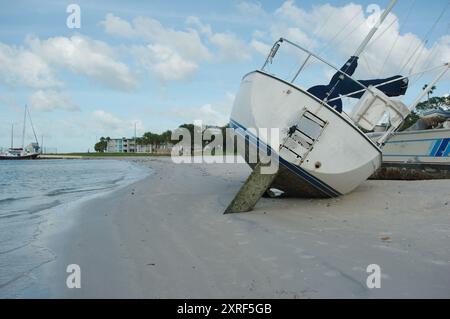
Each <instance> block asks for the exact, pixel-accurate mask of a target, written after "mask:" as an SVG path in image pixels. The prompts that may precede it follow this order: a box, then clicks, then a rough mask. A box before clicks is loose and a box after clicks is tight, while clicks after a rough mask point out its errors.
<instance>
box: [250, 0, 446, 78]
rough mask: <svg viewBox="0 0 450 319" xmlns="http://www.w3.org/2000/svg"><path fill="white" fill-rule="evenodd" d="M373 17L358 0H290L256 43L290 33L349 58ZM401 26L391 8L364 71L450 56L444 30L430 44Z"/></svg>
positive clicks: (384, 72)
mask: <svg viewBox="0 0 450 319" xmlns="http://www.w3.org/2000/svg"><path fill="white" fill-rule="evenodd" d="M244 11H245V10H244ZM248 15H251V12H249V13H248ZM372 18H373V17H372V16H370V15H368V16H366V11H365V8H364V7H362V6H361V5H357V4H354V3H349V4H346V5H343V6H333V5H330V4H323V5H315V6H313V7H312V8H311V9H304V8H302V7H301V6H300V2H299V4H296V2H295V1H294V0H288V1H285V2H284V3H283V4H282V5H281V6H280V7H279V8H278V9H276V10H275V11H274V12H273V13H271V14H270V18H268V20H269V21H270V23H269V26H268V28H267V30H266V31H268V32H269V36H268V37H266V38H268V39H267V40H263V39H264V32H265V31H264V30H257V32H254V34H253V40H252V42H251V45H252V47H253V48H254V49H255V50H256V51H258V52H261V53H262V52H263V49H264V45H266V48H267V46H269V45H271V42H273V41H275V40H277V39H278V38H279V37H286V38H288V39H290V40H292V41H294V42H296V43H298V44H300V45H303V46H305V47H306V48H308V49H312V50H313V51H314V52H315V53H321V55H324V56H327V55H328V54H333V55H334V56H333V58H337V59H339V60H341V61H344V60H345V59H346V58H348V57H349V56H351V55H352V54H353V53H354V52H355V51H356V49H357V47H358V45H359V43H361V41H362V40H363V39H364V37H365V36H366V35H367V34H368V32H369V30H370V28H371V24H370V23H368V22H369V21H370V20H372ZM400 22H401V21H400ZM400 28H401V26H400V23H399V21H398V17H397V16H396V15H395V14H393V13H390V14H389V15H388V16H387V18H386V20H385V22H384V23H383V24H382V26H381V27H380V29H379V30H378V32H377V33H376V34H375V36H374V38H373V39H372V41H371V43H370V44H369V46H368V47H367V48H366V50H365V51H364V53H363V55H362V58H361V59H360V61H359V67H358V70H357V74H358V76H361V77H373V76H390V75H393V74H395V73H396V72H400V71H402V72H401V73H403V74H404V75H406V74H408V73H410V72H417V71H420V70H422V69H424V68H425V67H427V66H428V67H429V66H433V65H438V64H439V63H444V62H446V61H448V60H449V59H450V58H449V57H450V40H449V39H450V36H448V35H444V36H442V37H441V38H440V39H438V40H437V41H436V43H435V44H434V46H433V47H431V48H430V47H429V46H428V47H427V46H426V44H425V43H424V42H423V41H422V40H421V39H420V38H419V37H418V36H417V35H415V34H412V33H400ZM391 48H392V51H391ZM265 54H267V52H266V53H265ZM336 54H337V56H336ZM388 54H389V57H388ZM408 61H409V62H408ZM407 62H408V63H407ZM405 64H407V65H406V66H405ZM402 67H403V69H402Z"/></svg>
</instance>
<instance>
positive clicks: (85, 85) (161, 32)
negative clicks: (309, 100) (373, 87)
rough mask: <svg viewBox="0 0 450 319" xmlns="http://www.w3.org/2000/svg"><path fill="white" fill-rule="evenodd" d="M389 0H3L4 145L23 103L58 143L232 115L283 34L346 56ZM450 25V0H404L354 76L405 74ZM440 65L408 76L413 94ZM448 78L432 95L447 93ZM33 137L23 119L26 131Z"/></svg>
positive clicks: (74, 146) (288, 63)
mask: <svg viewBox="0 0 450 319" xmlns="http://www.w3.org/2000/svg"><path fill="white" fill-rule="evenodd" d="M388 3H389V1H388V0H378V1H359V0H355V1H353V2H350V1H345V0H341V1H309V0H296V1H294V0H287V1H241V0H231V1H230V0H227V1H225V0H215V1H211V0H209V1H206V0H202V1H182V0H165V1H157V0H154V1H145V2H144V1H77V2H71V1H67V2H65V1H56V0H53V1H52V0H40V1H21V0H15V1H4V3H2V9H1V11H0V147H9V146H10V139H11V124H14V127H15V129H14V136H15V146H20V145H19V144H21V134H22V133H21V131H22V122H23V111H24V106H25V105H28V107H29V109H30V113H31V116H32V120H33V124H34V126H35V129H36V133H37V135H38V139H39V141H40V140H41V138H42V137H43V139H44V147H47V148H48V149H51V150H57V151H58V152H74V151H83V152H85V151H88V150H90V151H92V150H93V145H94V144H95V142H96V141H97V140H98V139H99V138H100V137H101V136H110V137H112V138H114V137H125V136H126V137H132V136H133V135H134V127H135V125H136V129H137V135H138V136H139V135H142V134H143V133H144V132H147V131H151V132H157V133H161V132H163V131H165V130H167V129H174V128H176V127H178V126H179V125H180V124H183V123H192V122H193V121H194V120H202V121H203V123H204V124H210V125H224V124H225V123H227V122H228V120H229V115H230V111H231V108H232V105H233V100H234V97H235V94H236V92H237V91H238V89H239V84H240V80H241V78H242V76H243V75H245V74H246V73H248V72H250V71H253V70H255V69H259V68H261V66H262V64H263V62H264V60H265V57H266V55H267V53H268V51H269V50H270V47H271V46H272V44H273V43H274V42H275V41H276V40H277V39H278V38H279V37H285V38H287V39H290V40H292V41H294V42H296V43H298V44H300V45H302V46H304V47H305V48H307V49H309V50H312V51H313V52H315V53H318V54H319V55H321V56H323V57H324V58H326V59H327V60H329V61H330V62H332V63H333V64H335V65H337V66H340V65H342V64H343V63H344V62H345V61H346V60H347V59H348V57H349V56H351V55H352V53H353V52H354V51H355V50H356V48H357V47H358V45H359V43H360V42H361V41H362V39H363V38H364V36H365V35H366V34H367V33H368V31H369V30H370V26H371V23H373V21H374V17H376V14H377V12H378V11H377V10H376V9H377V8H381V9H383V8H385V7H386V6H387V5H388ZM70 4H76V5H78V6H79V8H80V22H81V23H80V27H79V28H69V27H68V25H67V19H68V17H69V16H70V14H71V12H72V11H70V12H69V13H68V12H67V7H68V6H69V5H70ZM377 6H378V7H377ZM444 10H445V11H444ZM71 21H73V20H71ZM71 26H73V25H71ZM449 27H450V8H449V1H448V0H433V1H425V0H416V1H414V0H407V1H406V0H399V1H398V3H397V5H396V6H395V7H394V9H393V11H392V13H391V14H389V16H388V17H387V19H386V21H385V23H383V25H381V26H380V29H379V31H378V32H377V34H376V35H375V37H374V39H373V40H372V42H371V43H370V44H369V46H368V47H367V49H366V50H365V51H364V53H363V55H362V56H361V58H360V61H359V67H358V69H357V72H356V74H355V76H356V77H358V78H360V79H363V78H364V79H366V78H376V77H387V76H391V75H395V74H402V75H408V74H410V73H416V72H419V71H421V70H423V69H426V68H430V67H434V66H438V65H439V64H442V63H444V62H445V61H450V35H449ZM281 54H282V53H280V55H281ZM283 54H286V55H285V57H284V58H280V60H281V62H280V68H279V71H280V72H284V71H286V75H287V76H290V75H292V73H295V70H296V69H295V68H296V67H298V63H299V61H300V57H298V56H295V54H294V53H293V52H289V51H287V52H284V53H283ZM277 70H278V69H277V68H276V66H275V65H274V66H273V69H271V70H270V71H271V72H275V71H277ZM305 71H306V70H305ZM309 71H310V72H309V74H308V75H307V76H306V75H305V78H304V80H305V82H308V81H309V82H311V83H313V82H319V83H315V84H321V83H326V82H327V79H329V78H330V76H331V75H332V73H333V72H332V71H331V70H329V69H328V70H326V69H325V68H323V67H321V66H315V65H312V66H311V67H310V69H309ZM433 75H434V73H433V72H431V73H427V74H424V75H422V76H416V77H412V78H411V79H410V83H411V85H410V88H409V89H408V93H407V95H406V96H405V97H404V100H405V102H411V101H412V99H413V98H414V97H415V96H417V94H418V92H419V90H420V88H421V87H422V86H423V85H424V84H425V83H428V81H430V79H431V77H432V76H433ZM302 79H303V78H302ZM302 79H299V82H300V83H298V85H300V86H301V85H302V83H301V81H300V80H302ZM449 79H450V76H449V75H446V77H445V78H444V80H443V81H441V82H440V83H439V84H438V87H437V89H436V91H435V93H434V94H435V95H445V94H448V93H450V81H449ZM313 84H314V83H313ZM303 85H309V83H308V84H307V83H304V84H303ZM33 139H34V137H33V134H32V132H31V129H30V126H29V125H27V134H26V137H25V141H26V143H28V142H32V141H33Z"/></svg>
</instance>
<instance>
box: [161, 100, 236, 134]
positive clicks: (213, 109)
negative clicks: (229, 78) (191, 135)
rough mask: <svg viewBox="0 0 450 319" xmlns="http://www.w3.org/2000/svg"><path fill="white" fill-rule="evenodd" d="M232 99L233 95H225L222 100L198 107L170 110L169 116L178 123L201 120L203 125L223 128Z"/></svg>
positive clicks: (226, 121)
mask: <svg viewBox="0 0 450 319" xmlns="http://www.w3.org/2000/svg"><path fill="white" fill-rule="evenodd" d="M234 99H235V95H234V94H232V93H227V94H226V96H225V98H224V99H223V100H221V101H217V102H214V103H206V104H203V105H201V106H200V107H198V106H197V107H185V108H180V107H177V108H172V109H171V110H170V116H171V117H176V118H178V119H179V121H180V122H185V123H193V122H194V121H196V120H201V121H202V123H203V124H205V125H218V126H223V125H225V124H227V123H228V122H229V119H230V113H231V108H232V106H233V103H234Z"/></svg>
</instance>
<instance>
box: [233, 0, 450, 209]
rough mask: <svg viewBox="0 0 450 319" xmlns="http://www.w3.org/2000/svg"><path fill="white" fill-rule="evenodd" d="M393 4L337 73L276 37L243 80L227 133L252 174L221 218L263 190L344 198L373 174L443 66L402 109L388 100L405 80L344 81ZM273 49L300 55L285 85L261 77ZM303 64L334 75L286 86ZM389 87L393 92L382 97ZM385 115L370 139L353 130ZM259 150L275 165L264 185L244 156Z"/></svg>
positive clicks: (266, 75)
mask: <svg viewBox="0 0 450 319" xmlns="http://www.w3.org/2000/svg"><path fill="white" fill-rule="evenodd" d="M395 2H396V1H391V3H390V5H389V6H388V8H387V9H386V10H385V11H384V12H383V14H382V15H381V17H380V21H379V23H378V24H377V25H376V26H374V28H373V29H372V30H371V31H370V32H369V34H368V35H367V37H366V38H365V39H364V41H363V42H362V43H361V45H360V46H359V48H358V49H357V50H356V52H355V54H354V55H353V56H352V57H351V58H350V59H349V60H348V61H347V63H346V64H345V65H344V66H343V67H342V68H341V69H338V68H337V67H335V66H333V65H332V64H331V63H329V62H327V61H326V60H324V59H323V58H321V57H319V56H318V55H316V54H314V53H312V52H311V51H309V50H307V49H305V48H303V47H302V46H300V45H298V44H296V43H293V42H291V41H289V40H287V39H284V38H281V39H279V40H278V41H277V42H276V43H275V44H274V45H273V47H272V49H271V51H270V53H269V55H268V57H267V59H266V62H265V63H264V65H263V67H262V68H261V70H257V71H253V72H251V73H248V74H247V75H245V76H244V77H243V79H242V82H241V86H240V88H239V91H238V93H237V95H236V98H235V102H234V106H233V109H232V113H231V118H230V126H231V127H232V128H235V129H237V130H236V135H237V136H238V138H239V139H240V143H238V152H239V153H240V154H241V155H242V156H243V157H244V158H245V159H246V161H247V163H248V164H249V165H250V166H251V167H252V168H253V173H252V174H251V175H250V176H249V178H248V179H247V181H246V182H245V184H244V185H243V186H242V188H241V190H240V191H239V192H238V194H237V195H236V197H235V198H234V199H233V201H232V202H231V203H230V205H229V206H228V208H227V209H226V211H225V213H233V212H244V211H249V210H251V209H252V208H253V207H254V205H255V204H256V202H257V200H258V199H259V197H260V196H261V195H262V194H263V193H264V192H265V191H266V190H267V189H269V188H276V189H278V190H281V191H282V192H283V193H284V194H283V195H284V196H300V197H336V196H339V195H343V194H347V193H349V192H351V191H352V190H354V189H355V188H356V187H357V186H358V185H360V184H361V183H362V182H364V181H365V180H367V179H368V178H369V177H370V176H371V175H372V174H373V173H374V172H375V171H376V170H377V169H378V168H380V166H381V163H382V148H383V146H384V144H385V142H386V140H388V139H389V138H390V137H391V135H392V134H393V133H395V131H396V130H397V129H398V128H399V127H400V125H401V124H402V123H403V121H404V120H405V118H406V117H407V115H408V114H409V113H410V111H411V110H412V109H414V107H415V106H416V105H417V103H419V101H420V100H421V98H422V97H423V96H425V95H426V94H427V93H428V91H429V90H430V89H431V87H432V86H433V85H434V84H435V83H436V82H437V81H439V79H440V78H441V77H442V76H443V75H444V73H445V72H446V71H447V70H448V68H449V66H450V65H449V64H448V63H447V64H445V65H443V66H441V67H442V68H443V70H442V72H440V73H439V75H438V76H437V77H436V78H435V80H434V81H433V82H432V83H431V84H430V85H429V87H427V88H424V90H423V91H422V92H421V94H420V95H419V96H418V97H417V98H416V100H415V101H414V102H413V103H412V104H411V105H410V106H409V107H407V106H406V105H405V104H403V103H402V102H400V101H398V100H394V99H392V98H391V97H390V96H398V95H403V94H404V93H405V91H406V88H407V85H408V77H401V76H395V77H393V78H389V79H383V80H367V81H358V80H356V79H354V78H352V76H351V75H352V74H353V72H354V70H355V69H356V66H357V60H358V57H359V55H360V54H361V53H362V51H363V50H364V48H365V47H366V46H367V44H368V43H369V41H370V39H371V38H372V37H373V35H374V34H375V32H376V30H377V28H378V26H379V25H381V23H382V22H383V20H384V19H385V17H386V16H387V14H388V13H389V11H390V10H391V9H392V7H393V5H394V4H395ZM281 46H289V50H292V49H294V50H300V52H301V53H302V54H303V55H304V56H306V58H305V59H304V60H303V61H302V62H301V63H300V64H299V66H298V67H297V70H298V71H297V72H296V73H295V76H294V78H293V79H289V80H286V79H283V78H281V77H279V76H277V75H274V74H270V73H269V72H268V71H267V70H266V66H268V65H269V64H271V63H272V61H273V60H274V58H275V56H276V54H277V52H278V51H279V49H280V47H281ZM308 63H311V64H314V63H319V64H322V65H323V66H326V67H329V68H332V69H333V70H334V72H336V73H335V75H334V76H333V78H332V80H331V81H330V84H329V85H328V86H324V85H316V86H314V87H310V88H309V89H305V88H302V87H301V86H300V85H298V84H297V83H294V82H295V81H296V80H297V79H301V77H302V76H303V74H302V72H303V71H304V68H305V66H306V65H307V64H308ZM391 84H392V85H391ZM350 87H351V89H349V88H350ZM392 87H395V88H396V89H395V90H394V91H398V92H394V93H392V92H390V91H392ZM345 96H347V97H352V98H354V97H356V98H359V101H358V102H357V104H356V105H355V106H354V108H353V111H352V112H351V114H349V115H347V114H345V113H344V112H342V111H341V110H340V109H339V104H338V102H339V103H341V100H340V99H341V98H342V97H345ZM386 116H388V118H389V123H390V126H389V128H388V129H387V131H386V132H383V133H382V134H380V135H379V136H377V137H376V138H372V139H371V138H369V137H368V136H367V135H366V134H365V133H363V131H362V130H361V128H363V129H365V130H368V131H370V130H373V129H374V127H375V126H376V125H377V124H378V123H379V122H380V121H381V120H382V118H384V117H386ZM260 128H263V129H267V128H268V129H271V128H276V129H278V130H279V135H280V139H279V144H278V145H273V144H272V145H271V146H270V142H269V137H268V136H256V135H255V134H254V133H253V132H254V131H255V130H258V129H260ZM246 141H248V143H246ZM246 144H247V145H248V146H246ZM266 149H269V150H270V153H271V154H272V155H274V154H275V155H277V156H275V158H277V159H278V160H279V164H280V165H279V170H278V172H277V173H274V174H273V176H272V177H271V178H268V177H267V176H266V177H262V174H261V170H260V167H261V166H262V164H261V163H251V162H249V160H248V159H249V156H248V154H249V152H253V154H258V152H259V151H260V150H263V152H264V151H265V150H266Z"/></svg>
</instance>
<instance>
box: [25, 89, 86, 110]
mask: <svg viewBox="0 0 450 319" xmlns="http://www.w3.org/2000/svg"><path fill="white" fill-rule="evenodd" d="M29 103H30V106H31V108H32V109H34V110H36V111H41V112H49V111H54V110H58V109H59V110H65V111H79V110H80V107H79V106H77V105H76V104H74V103H73V102H72V101H71V100H70V98H69V97H67V96H66V95H65V94H63V93H61V92H58V91H54V90H46V91H44V90H39V91H37V92H35V93H33V94H32V95H31V96H30V98H29Z"/></svg>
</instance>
